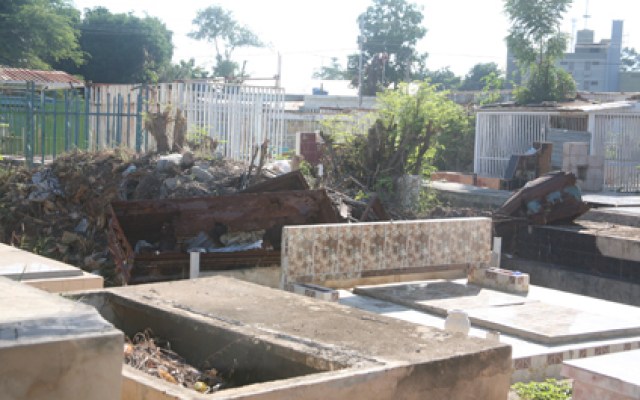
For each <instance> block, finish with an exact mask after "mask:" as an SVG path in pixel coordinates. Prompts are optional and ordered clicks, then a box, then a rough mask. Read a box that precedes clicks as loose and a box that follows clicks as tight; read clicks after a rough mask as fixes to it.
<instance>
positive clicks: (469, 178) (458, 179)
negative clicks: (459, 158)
mask: <svg viewBox="0 0 640 400" xmlns="http://www.w3.org/2000/svg"><path fill="white" fill-rule="evenodd" d="M431 180H432V181H447V182H454V183H461V184H463V185H475V183H476V175H475V174H462V173H459V172H448V171H440V172H434V173H432V174H431Z"/></svg>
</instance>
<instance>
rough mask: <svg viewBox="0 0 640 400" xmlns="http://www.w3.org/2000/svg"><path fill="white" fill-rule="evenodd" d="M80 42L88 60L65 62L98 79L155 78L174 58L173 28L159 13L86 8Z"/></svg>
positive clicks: (72, 69) (149, 80) (123, 81)
mask: <svg viewBox="0 0 640 400" xmlns="http://www.w3.org/2000/svg"><path fill="white" fill-rule="evenodd" d="M80 31H81V36H80V46H81V48H82V51H84V52H85V53H86V54H87V62H86V63H85V64H84V65H82V66H81V67H79V68H73V66H69V65H68V64H65V63H62V64H61V66H62V67H63V68H64V69H65V70H67V71H69V72H73V73H78V74H80V75H82V76H83V77H84V78H85V79H86V80H89V81H93V82H98V83H140V82H154V81H157V79H158V72H159V71H160V70H161V69H162V68H163V67H164V66H165V65H166V64H168V63H169V62H170V61H171V56H172V54H173V43H172V41H171V38H172V35H173V34H172V32H171V31H169V30H168V29H167V27H166V26H165V24H164V23H162V22H161V21H160V20H159V19H157V18H155V17H148V16H147V17H145V18H138V17H136V16H134V15H133V14H131V13H129V14H112V13H111V12H109V10H107V9H106V8H104V7H96V8H94V9H91V10H85V15H84V19H83V20H82V23H81V24H80Z"/></svg>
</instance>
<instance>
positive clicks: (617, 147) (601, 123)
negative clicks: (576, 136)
mask: <svg viewBox="0 0 640 400" xmlns="http://www.w3.org/2000/svg"><path fill="white" fill-rule="evenodd" d="M591 151H592V154H595V155H600V156H604V158H605V163H604V189H605V190H608V191H618V192H639V191H640V115H638V114H630V113H616V114H600V115H596V116H595V128H594V136H593V142H592V150H591Z"/></svg>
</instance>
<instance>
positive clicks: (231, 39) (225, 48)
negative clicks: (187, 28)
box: [189, 6, 264, 77]
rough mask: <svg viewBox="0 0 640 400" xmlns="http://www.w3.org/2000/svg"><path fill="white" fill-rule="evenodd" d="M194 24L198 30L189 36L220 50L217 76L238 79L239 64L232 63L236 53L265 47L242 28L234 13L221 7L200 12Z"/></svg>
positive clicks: (215, 68)
mask: <svg viewBox="0 0 640 400" xmlns="http://www.w3.org/2000/svg"><path fill="white" fill-rule="evenodd" d="M193 24H194V25H196V26H197V27H198V29H197V30H195V31H193V32H191V33H189V37H191V38H193V39H196V40H206V41H207V42H210V43H213V45H214V47H215V50H216V66H215V67H214V75H215V76H222V77H234V76H236V74H237V72H238V68H239V66H238V63H236V62H235V61H233V60H232V58H231V56H232V54H233V51H234V50H235V49H237V48H240V47H264V43H263V42H262V41H261V40H260V39H259V38H258V36H257V35H256V34H255V33H253V32H252V31H251V30H250V29H249V28H247V27H246V26H243V25H240V23H238V21H236V20H235V18H234V17H233V14H232V13H231V12H230V11H227V10H225V9H223V8H222V7H220V6H209V7H207V8H205V9H204V10H200V11H198V13H197V14H196V18H195V19H194V20H193Z"/></svg>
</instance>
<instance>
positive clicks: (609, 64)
mask: <svg viewBox="0 0 640 400" xmlns="http://www.w3.org/2000/svg"><path fill="white" fill-rule="evenodd" d="M622 26H623V22H622V21H613V25H612V28H611V39H603V40H601V41H600V42H599V43H596V42H595V41H594V32H593V31H592V30H590V29H583V30H580V31H578V34H577V36H576V45H575V49H574V52H573V53H565V55H564V58H563V59H562V60H560V61H559V62H558V65H559V66H560V67H562V68H563V69H564V70H566V71H567V72H569V73H570V74H571V75H572V76H573V79H574V80H575V81H576V87H577V89H578V90H580V91H585V92H617V91H620V89H621V88H620V57H621V51H622Z"/></svg>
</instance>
